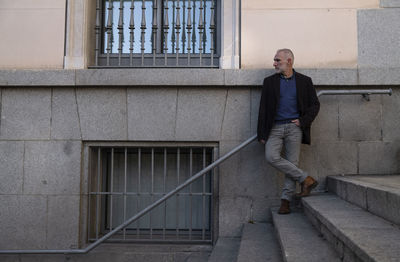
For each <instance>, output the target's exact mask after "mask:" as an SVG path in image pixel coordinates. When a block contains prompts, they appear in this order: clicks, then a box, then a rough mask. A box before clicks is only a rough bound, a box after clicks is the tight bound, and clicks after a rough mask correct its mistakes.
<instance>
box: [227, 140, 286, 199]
mask: <svg viewBox="0 0 400 262" xmlns="http://www.w3.org/2000/svg"><path fill="white" fill-rule="evenodd" d="M240 142H241V141H237V142H234V141H229V142H227V141H224V142H221V143H220V150H221V151H220V152H221V155H224V154H226V153H227V152H229V151H230V150H231V149H233V148H234V147H236V146H237V145H239V144H240ZM279 177H280V176H278V174H277V171H276V170H275V169H274V168H273V167H271V166H270V165H268V164H267V162H266V160H265V158H264V146H263V145H261V144H259V143H258V142H253V143H251V144H250V145H248V146H247V147H245V148H243V149H242V150H241V151H240V152H238V153H237V154H235V155H233V156H232V157H231V158H230V159H228V160H226V161H225V162H224V163H222V164H221V166H220V171H219V183H220V192H219V193H220V195H223V196H235V195H247V196H249V197H258V198H269V197H276V196H278V194H279V189H278V180H279Z"/></svg>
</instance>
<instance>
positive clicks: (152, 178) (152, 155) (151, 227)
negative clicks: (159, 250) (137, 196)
mask: <svg viewBox="0 0 400 262" xmlns="http://www.w3.org/2000/svg"><path fill="white" fill-rule="evenodd" d="M153 195H154V147H153V148H151V194H150V196H151V197H150V198H151V202H152V203H153V199H154V198H153ZM152 222H153V221H152V212H150V239H152V238H153V225H152Z"/></svg>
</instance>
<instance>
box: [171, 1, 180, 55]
mask: <svg viewBox="0 0 400 262" xmlns="http://www.w3.org/2000/svg"><path fill="white" fill-rule="evenodd" d="M175 1H176V0H172V27H171V28H172V32H171V45H172V46H171V53H172V54H173V53H174V52H175V50H176V49H175V41H176V39H175V28H176V27H175V21H176V18H175V16H176V6H175ZM178 1H179V0H178Z"/></svg>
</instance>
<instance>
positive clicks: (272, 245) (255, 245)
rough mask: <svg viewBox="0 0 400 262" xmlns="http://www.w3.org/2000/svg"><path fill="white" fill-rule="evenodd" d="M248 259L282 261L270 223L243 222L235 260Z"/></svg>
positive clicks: (245, 261)
mask: <svg viewBox="0 0 400 262" xmlns="http://www.w3.org/2000/svg"><path fill="white" fill-rule="evenodd" d="M248 261H252V262H265V261H274V262H280V261H284V260H282V255H281V252H280V248H279V244H278V240H277V238H276V236H275V234H274V228H273V226H272V225H271V224H266V223H256V224H249V223H245V224H244V226H243V233H242V240H241V242H240V249H239V254H238V257H237V262H248Z"/></svg>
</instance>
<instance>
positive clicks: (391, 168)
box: [359, 141, 400, 174]
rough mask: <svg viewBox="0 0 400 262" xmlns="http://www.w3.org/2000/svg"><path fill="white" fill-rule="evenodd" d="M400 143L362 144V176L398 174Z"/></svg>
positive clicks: (360, 145) (360, 171)
mask: <svg viewBox="0 0 400 262" xmlns="http://www.w3.org/2000/svg"><path fill="white" fill-rule="evenodd" d="M399 147H400V141H396V142H379V141H377V142H361V143H360V144H359V148H360V149H359V150H360V155H359V173H360V174H396V173H399V172H400V161H399V159H400V152H399Z"/></svg>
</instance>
